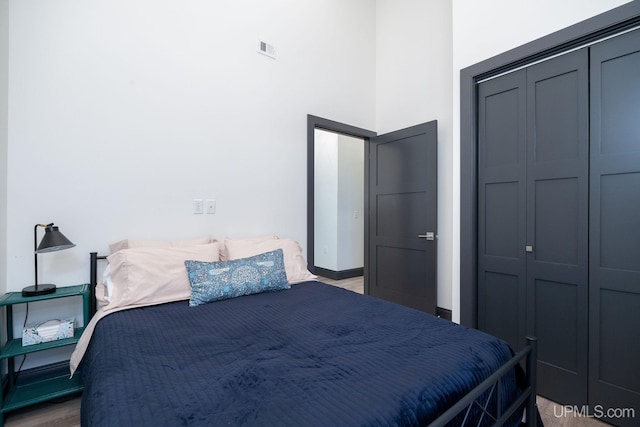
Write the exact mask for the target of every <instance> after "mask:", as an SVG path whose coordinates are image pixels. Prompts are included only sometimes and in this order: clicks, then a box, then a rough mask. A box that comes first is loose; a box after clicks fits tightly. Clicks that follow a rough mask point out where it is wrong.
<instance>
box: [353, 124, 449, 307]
mask: <svg viewBox="0 0 640 427" xmlns="http://www.w3.org/2000/svg"><path fill="white" fill-rule="evenodd" d="M437 134H438V129H437V122H436V121H432V122H428V123H424V124H421V125H417V126H413V127H410V128H407V129H403V130H399V131H396V132H391V133H388V134H385V135H380V136H378V137H376V138H373V139H372V140H371V146H370V156H369V222H368V232H367V233H368V246H369V247H368V265H367V268H368V271H369V274H368V278H367V281H366V283H367V286H366V288H367V289H365V291H366V293H367V294H369V295H372V296H375V297H378V298H382V299H386V300H389V301H393V302H396V303H399V304H403V305H406V306H409V307H413V308H416V309H419V310H422V311H425V312H428V313H431V314H435V312H436V259H437V256H436V247H437V243H436V234H437V228H436V227H437V194H436V189H437Z"/></svg>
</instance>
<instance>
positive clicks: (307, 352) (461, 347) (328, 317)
mask: <svg viewBox="0 0 640 427" xmlns="http://www.w3.org/2000/svg"><path fill="white" fill-rule="evenodd" d="M511 356H512V352H511V350H510V348H509V347H508V346H507V345H506V344H505V343H504V342H502V341H500V340H498V339H496V338H494V337H491V336H490V335H487V334H484V333H482V332H479V331H477V330H473V329H469V328H466V327H463V326H460V325H456V324H454V323H451V322H449V321H447V320H443V319H439V318H436V317H433V316H430V315H426V314H424V313H421V312H419V311H416V310H413V309H409V308H405V307H402V306H399V305H396V304H392V303H389V302H386V301H382V300H379V299H375V298H371V297H368V296H363V295H359V294H355V293H353V292H350V291H346V290H343V289H340V288H336V287H333V286H330V285H326V284H323V283H316V282H308V283H303V284H298V285H294V286H293V287H292V288H291V289H290V290H285V291H278V292H270V293H262V294H257V295H249V296H243V297H240V298H235V299H230V300H224V301H218V302H214V303H210V304H205V305H202V306H198V307H189V306H188V302H187V301H181V302H176V303H170V304H163V305H158V306H151V307H145V308H137V309H131V310H125V311H122V312H118V313H114V314H111V315H109V316H107V317H105V318H104V319H103V320H101V321H100V322H99V323H98V325H97V327H96V331H95V333H94V335H93V337H92V339H91V343H90V345H89V348H88V350H87V353H86V355H85V357H84V359H83V362H82V363H81V366H80V369H81V373H82V375H83V380H84V383H85V390H84V393H83V396H82V425H83V426H118V427H124V426H137V427H141V426H183V425H184V426H218V425H221V426H222V425H255V426H270V425H278V426H307V425H316V426H365V425H370V426H383V425H394V426H400V425H402V426H405V425H406V426H415V425H426V424H428V423H429V422H430V421H432V420H433V419H435V418H436V417H437V416H438V415H439V414H441V413H442V412H444V410H446V409H447V408H448V407H449V406H451V405H452V404H453V403H454V402H456V401H457V400H459V399H460V397H461V396H463V395H464V394H466V393H467V392H468V391H469V390H470V389H472V388H473V387H474V386H475V385H477V384H479V383H480V382H481V381H482V380H483V379H484V378H486V377H487V376H489V375H490V374H491V373H492V372H493V371H495V370H496V369H497V367H499V366H500V365H502V364H503V363H504V362H505V361H506V360H508V359H509V358H510V357H511ZM510 378H511V380H512V381H506V382H505V384H504V386H503V389H504V390H503V395H504V399H503V401H504V402H505V406H506V404H507V403H508V402H507V401H509V400H511V399H513V395H514V393H515V392H516V389H517V386H516V384H515V375H511V376H510ZM454 424H455V423H454ZM515 424H517V422H516V423H515Z"/></svg>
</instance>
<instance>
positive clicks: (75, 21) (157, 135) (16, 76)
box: [0, 0, 375, 368]
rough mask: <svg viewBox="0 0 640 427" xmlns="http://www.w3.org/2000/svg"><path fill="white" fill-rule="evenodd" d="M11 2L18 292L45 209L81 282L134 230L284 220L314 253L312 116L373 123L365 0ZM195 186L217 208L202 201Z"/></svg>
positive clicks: (158, 234)
mask: <svg viewBox="0 0 640 427" xmlns="http://www.w3.org/2000/svg"><path fill="white" fill-rule="evenodd" d="M9 6H10V7H9V26H8V27H9V35H8V40H9V82H8V86H9V88H8V89H9V90H8V110H9V119H10V120H9V126H8V176H7V181H8V182H7V183H8V191H7V193H8V194H7V198H6V202H7V203H6V206H7V220H6V226H7V256H6V257H5V259H6V260H7V270H6V272H5V271H2V272H0V274H2V275H4V276H5V278H6V282H7V289H8V290H10V291H16V290H20V289H21V288H23V287H24V286H27V285H29V284H31V283H32V281H33V271H32V270H33V257H32V252H33V247H32V245H33V243H32V239H33V237H32V233H33V231H32V230H33V225H34V224H36V223H41V222H55V223H56V224H57V225H59V226H60V230H61V231H62V232H63V233H64V234H65V235H66V236H67V237H68V238H69V239H70V240H71V241H73V242H74V243H76V245H77V247H75V248H73V249H70V250H66V251H61V252H55V253H50V254H44V255H42V256H40V257H39V266H40V276H39V277H40V280H41V281H42V282H43V283H44V282H53V283H56V284H57V285H59V286H60V285H70V284H77V283H84V282H86V281H87V280H88V274H89V266H88V260H89V258H88V253H89V252H90V251H98V252H100V253H105V252H106V251H107V249H108V244H109V242H112V241H114V240H119V239H121V238H126V237H132V238H156V239H185V238H195V237H199V236H203V235H207V234H209V235H213V236H216V237H221V236H225V235H229V236H252V235H259V234H264V233H276V234H277V235H279V236H281V237H291V238H294V239H296V240H298V241H299V242H300V244H301V246H302V247H303V248H306V215H305V207H306V157H307V153H306V115H307V114H314V115H317V116H321V117H326V118H329V119H333V120H337V121H341V122H344V123H349V124H352V125H354V126H358V127H362V128H369V129H373V128H374V127H375V90H374V89H375V73H374V72H373V71H372V70H374V69H375V25H374V23H375V3H374V2H372V1H370V0H350V1H348V2H344V1H343V0H321V1H318V0H270V1H268V2H265V1H263V0H218V1H215V2H211V1H207V0H185V1H180V2H176V1H173V0H171V1H169V0H135V1H131V0H115V1H100V0H87V1H82V2H78V1H74V0H52V1H37V0H9ZM259 39H263V40H265V41H267V42H269V43H271V44H273V45H274V46H275V47H276V52H277V59H275V60H273V59H270V58H268V57H265V56H263V55H260V54H258V53H257V47H258V40H259ZM0 49H1V48H0ZM0 52H1V50H0ZM0 57H1V55H0ZM0 64H1V62H0ZM0 183H1V181H0ZM193 198H215V199H216V200H217V213H216V214H215V215H194V214H192V213H191V208H192V203H191V200H192V199H193ZM3 200H4V199H3ZM4 281H5V279H4V278H3V279H2V280H1V281H0V282H4ZM54 306H55V304H47V305H46V307H47V308H45V307H42V308H39V309H38V310H34V311H33V312H32V313H31V314H30V320H34V321H35V320H37V317H42V318H44V319H46V318H49V317H50V316H59V315H60V313H56V310H57V309H56V308H52V309H50V308H49V307H54ZM79 312H80V311H79V308H76V313H79ZM15 316H16V318H17V319H21V317H20V313H18V312H16V313H15ZM34 360H35V357H34ZM30 363H32V361H31V358H29V360H28V361H27V363H26V364H25V368H27V367H29V366H28V365H29V364H30Z"/></svg>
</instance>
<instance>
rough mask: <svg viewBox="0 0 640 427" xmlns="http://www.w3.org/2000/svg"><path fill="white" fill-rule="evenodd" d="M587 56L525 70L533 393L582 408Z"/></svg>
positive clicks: (585, 317) (584, 389)
mask: <svg viewBox="0 0 640 427" xmlns="http://www.w3.org/2000/svg"><path fill="white" fill-rule="evenodd" d="M588 67H589V62H588V51H587V49H581V50H579V51H576V52H572V53H569V54H565V55H562V56H559V57H557V58H554V59H551V60H548V61H545V62H542V63H539V64H536V65H533V66H531V67H528V68H527V194H526V199H527V243H526V245H527V247H528V249H527V254H526V257H527V280H526V281H527V285H526V287H527V334H530V335H534V336H536V337H537V338H538V393H539V394H541V395H543V396H545V397H548V398H550V399H552V400H554V401H557V402H562V403H564V404H574V405H586V404H587V378H588V375H587V370H588V369H587V368H588V364H587V348H588V242H589V240H588V228H589V222H588V209H589V206H588V205H589V203H588V197H589V94H588V91H589V76H588V73H589V69H588Z"/></svg>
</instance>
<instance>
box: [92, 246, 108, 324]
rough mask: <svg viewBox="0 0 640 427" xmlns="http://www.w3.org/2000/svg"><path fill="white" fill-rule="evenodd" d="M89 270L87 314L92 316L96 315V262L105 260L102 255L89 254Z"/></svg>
mask: <svg viewBox="0 0 640 427" xmlns="http://www.w3.org/2000/svg"><path fill="white" fill-rule="evenodd" d="M89 255H90V257H91V261H90V264H91V270H90V272H89V276H90V277H89V287H90V288H91V289H90V290H89V293H90V296H89V300H90V302H89V314H90V315H91V316H93V315H94V314H95V313H96V285H97V284H98V260H103V259H107V257H106V256H104V255H98V253H97V252H90V253H89Z"/></svg>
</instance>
